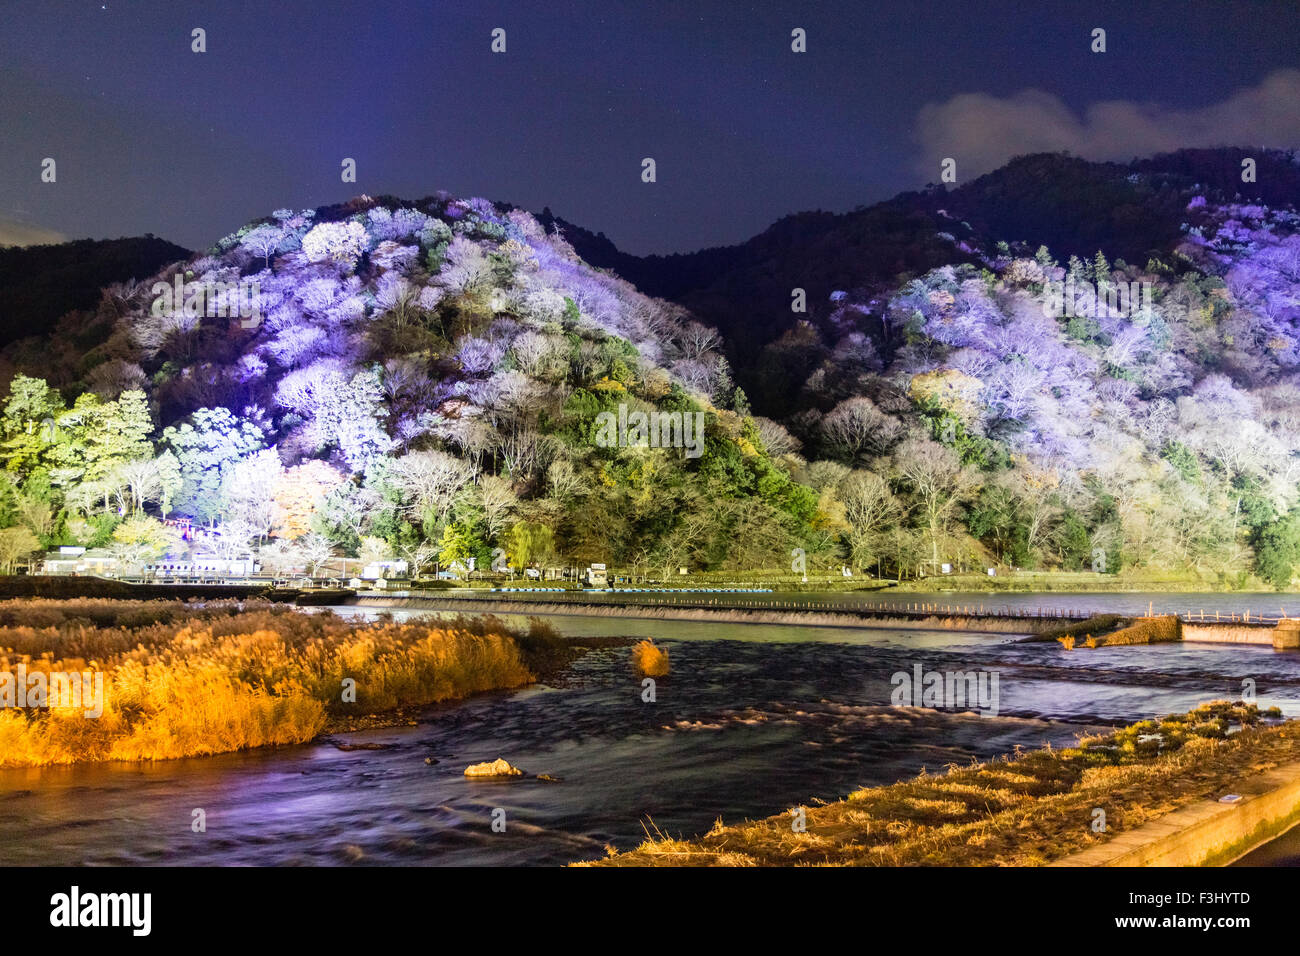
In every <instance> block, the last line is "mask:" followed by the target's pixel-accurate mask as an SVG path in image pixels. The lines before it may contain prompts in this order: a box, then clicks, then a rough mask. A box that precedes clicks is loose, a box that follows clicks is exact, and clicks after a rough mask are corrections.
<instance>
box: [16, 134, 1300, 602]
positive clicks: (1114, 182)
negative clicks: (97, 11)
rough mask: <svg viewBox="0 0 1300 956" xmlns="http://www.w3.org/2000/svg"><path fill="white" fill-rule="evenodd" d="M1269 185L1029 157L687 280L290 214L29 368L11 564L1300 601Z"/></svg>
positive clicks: (1287, 186) (1224, 171)
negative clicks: (598, 567) (304, 563)
mask: <svg viewBox="0 0 1300 956" xmlns="http://www.w3.org/2000/svg"><path fill="white" fill-rule="evenodd" d="M1240 158H1242V157H1241V155H1240V154H1238V153H1234V152H1233V151H1204V152H1202V153H1199V154H1193V153H1183V154H1174V155H1173V156H1171V157H1157V158H1154V159H1151V160H1142V161H1135V162H1134V163H1133V164H1128V165H1123V164H1096V163H1086V162H1083V161H1081V160H1075V159H1071V158H1069V157H1062V156H1032V157H1024V158H1022V159H1019V160H1016V161H1013V162H1012V163H1010V164H1008V166H1007V167H1004V168H1003V169H1001V170H998V171H995V172H994V173H991V174H989V175H988V176H985V177H981V179H979V180H976V181H975V182H973V183H971V184H969V185H968V186H965V187H961V188H959V189H955V190H950V191H945V190H941V189H937V188H935V189H930V190H927V191H925V192H922V193H912V194H907V195H904V196H901V197H898V198H897V199H895V200H892V201H890V202H889V203H884V204H879V205H878V206H876V207H872V208H870V209H866V210H859V211H857V212H854V213H849V214H845V215H843V216H833V215H830V214H826V213H807V214H801V215H798V216H792V217H788V218H787V219H785V220H782V221H781V222H780V223H778V224H776V225H775V226H773V227H772V228H771V229H769V230H768V231H767V232H765V233H764V234H763V235H762V236H760V237H756V238H755V239H754V240H751V241H750V242H749V243H746V244H745V245H744V246H743V247H731V248H730V249H724V250H711V251H707V252H705V253H697V254H693V255H692V256H686V257H677V258H676V259H675V261H674V263H667V262H654V261H650V262H647V261H646V260H638V261H637V262H633V261H632V260H631V259H630V258H628V257H622V258H620V256H621V254H619V253H617V250H616V249H615V247H614V246H613V244H612V243H609V242H608V240H605V239H603V237H600V236H592V235H591V234H589V233H585V232H583V231H581V230H578V229H576V227H571V226H569V225H567V224H565V223H563V222H562V221H561V220H556V219H554V217H551V216H549V214H546V213H544V214H543V215H542V216H541V217H534V216H532V215H530V214H528V213H526V212H523V211H522V210H519V209H516V208H512V207H509V206H507V205H501V204H493V203H491V202H488V201H485V200H481V199H471V200H458V199H454V198H452V197H450V196H447V195H445V194H440V195H437V196H433V197H427V198H425V199H422V200H418V201H415V202H407V201H402V200H398V199H395V198H392V197H379V198H377V199H371V198H369V197H360V198H358V199H356V200H353V201H352V202H350V203H348V204H344V205H341V206H334V207H325V208H322V209H319V210H303V211H293V210H287V209H286V210H278V211H276V212H275V213H274V214H273V215H271V216H269V217H266V218H265V219H262V220H258V221H255V222H253V223H249V224H248V225H247V226H245V227H244V228H242V229H241V230H239V231H238V232H237V233H235V234H233V235H231V236H228V237H226V238H224V239H222V240H221V241H220V242H218V243H216V244H215V245H214V247H213V248H212V249H210V250H207V251H206V252H204V253H202V254H198V255H195V256H191V257H189V258H187V259H185V260H183V261H180V262H176V263H173V264H171V265H168V266H167V267H165V268H163V269H161V270H160V271H159V272H157V273H156V274H155V275H153V276H151V277H149V278H148V279H146V280H144V281H141V282H138V283H124V284H117V285H114V286H111V287H109V288H107V289H106V290H105V291H104V294H103V295H102V297H101V299H100V301H99V303H98V305H97V306H96V308H95V310H94V312H93V313H91V314H90V315H89V316H88V317H85V321H82V319H79V318H76V317H75V314H74V319H75V321H74V320H73V319H70V320H68V321H73V324H74V326H75V327H76V328H79V329H82V330H83V334H84V337H83V338H82V339H81V340H79V341H74V342H72V343H71V344H68V343H64V345H63V346H62V348H63V351H62V352H59V350H58V349H53V350H52V352H51V355H50V356H49V357H48V358H47V360H46V361H45V363H44V364H41V363H40V362H39V361H37V356H34V355H33V354H32V349H31V345H30V343H28V344H27V346H11V347H10V348H9V349H8V350H6V353H5V355H6V358H7V359H8V360H9V361H10V362H11V363H12V364H13V365H14V366H16V367H17V368H18V369H19V370H20V371H19V374H17V375H16V376H15V377H14V378H13V381H12V382H11V385H10V392H9V398H8V400H7V403H6V404H5V406H4V410H3V416H2V419H0V429H3V438H4V440H3V444H2V445H0V460H3V463H4V468H5V475H6V476H7V481H6V483H5V487H4V489H2V490H0V527H3V528H4V530H3V531H0V541H2V542H8V544H6V545H5V547H4V549H3V551H4V553H2V554H0V561H11V560H13V558H15V557H17V556H18V552H20V551H21V548H22V547H27V548H28V549H29V550H30V548H32V547H35V546H36V545H37V544H39V545H43V546H48V545H52V544H58V543H78V544H85V545H91V546H96V545H106V546H109V547H113V548H115V549H117V550H119V552H120V553H121V554H122V556H123V558H124V559H126V560H135V561H139V560H143V559H144V558H146V557H148V556H150V555H153V554H156V553H162V551H165V550H167V549H168V548H175V547H177V544H176V542H174V541H172V540H170V539H169V537H168V535H169V532H168V531H167V529H166V528H164V527H163V526H162V525H161V524H160V523H159V522H158V520H157V519H158V518H159V517H163V516H178V515H179V516H184V517H187V518H191V519H193V520H195V521H197V522H200V523H208V524H212V525H214V526H216V527H217V528H219V530H220V534H219V536H218V537H217V539H216V544H217V546H219V547H221V548H224V549H227V550H229V551H231V552H232V553H237V552H242V551H245V550H247V549H250V548H256V549H259V550H260V552H261V553H262V554H263V557H264V559H265V560H266V561H267V562H269V563H274V562H275V561H277V560H278V561H281V562H288V563H292V562H294V561H301V560H302V558H303V556H304V555H312V556H315V559H319V557H320V556H321V555H323V554H327V553H329V552H330V551H331V550H333V551H335V552H341V553H347V554H352V555H362V556H368V557H377V556H396V555H400V556H403V557H406V558H407V559H408V560H410V561H412V562H414V563H416V564H419V565H425V566H427V565H429V564H431V563H432V562H434V561H437V562H439V563H441V564H443V565H448V564H454V563H457V562H460V563H466V562H467V560H468V559H469V558H471V557H472V558H474V559H475V560H476V562H477V563H478V564H479V566H483V565H486V564H488V563H490V562H492V561H493V560H497V561H501V560H505V561H508V562H509V563H510V564H511V565H512V566H514V567H523V566H526V565H532V564H537V563H545V562H547V561H557V560H563V561H566V562H572V563H585V562H588V561H605V562H608V563H611V564H614V565H617V566H621V567H629V568H640V569H643V570H646V571H652V572H653V573H655V574H658V575H667V574H669V573H672V572H673V571H675V569H676V568H678V567H691V568H696V569H733V570H759V569H766V570H783V569H789V567H790V566H791V557H792V554H798V553H799V551H800V550H801V551H802V552H803V553H804V554H806V555H807V560H808V563H809V566H810V567H814V568H815V567H819V566H820V567H835V566H838V564H840V563H848V564H851V565H853V566H855V567H858V568H862V569H871V570H878V571H879V572H880V573H882V574H886V575H891V576H909V575H915V574H917V573H926V572H928V573H934V572H935V571H936V570H937V568H938V566H939V565H940V564H951V565H956V566H958V567H963V566H964V567H983V566H985V565H1000V566H1012V567H1035V568H1062V569H1093V570H1096V571H1098V572H1100V573H1115V572H1118V571H1121V570H1125V569H1131V568H1149V569H1159V570H1162V571H1171V572H1177V573H1185V574H1188V575H1191V576H1195V577H1197V578H1199V579H1200V580H1204V581H1207V582H1213V583H1216V584H1219V585H1225V586H1247V585H1249V584H1251V583H1252V582H1259V581H1266V582H1268V583H1270V584H1272V585H1274V586H1277V587H1287V586H1289V584H1290V582H1291V581H1292V579H1293V575H1294V573H1295V571H1296V568H1297V565H1300V509H1298V508H1297V502H1298V501H1300V487H1298V486H1297V479H1300V377H1298V376H1297V364H1300V217H1297V215H1296V212H1295V196H1296V190H1297V182H1298V180H1297V174H1296V170H1297V169H1298V168H1300V167H1297V165H1296V160H1295V157H1294V156H1292V155H1291V154H1285V153H1269V154H1260V156H1259V157H1258V164H1257V170H1256V172H1257V182H1256V183H1255V184H1249V183H1242V184H1241V186H1242V188H1241V189H1240V190H1236V191H1234V186H1235V185H1236V184H1235V182H1234V180H1233V179H1232V177H1231V176H1230V175H1229V172H1230V171H1231V170H1232V168H1233V166H1232V164H1233V163H1234V162H1235V163H1236V167H1235V168H1236V170H1237V178H1238V179H1240V169H1241V164H1240V162H1239V161H1238V160H1239V159H1240ZM1265 181H1267V182H1265ZM1256 186H1258V189H1256V188H1255V187H1256ZM1256 192H1257V193H1258V195H1254V193H1256ZM1238 193H1241V195H1238ZM1247 193H1250V194H1251V195H1247ZM1264 200H1267V201H1264ZM557 227H558V228H557ZM1094 244H1097V246H1098V248H1092V247H1093V245H1094ZM584 250H585V253H586V255H587V256H589V257H590V259H591V260H592V261H594V262H596V263H598V264H600V265H603V266H605V267H606V268H603V269H598V268H594V267H593V265H592V264H591V263H590V262H588V261H585V260H584V256H583V255H580V253H583V252H584ZM670 258H672V257H670ZM611 263H612V264H613V265H614V268H613V269H610V268H609V266H610V265H611ZM620 263H621V265H620ZM677 266H680V268H677ZM616 273H617V274H616ZM670 274H671V275H673V276H675V278H672V279H670V278H667V277H668V276H669V275H670ZM670 283H675V284H670ZM638 284H639V285H641V286H643V288H640V289H638V288H637V285H638ZM254 287H255V292H251V291H250V290H252V289H253V288H254ZM796 288H801V289H803V290H804V293H805V296H806V306H805V309H804V311H797V310H792V308H791V306H792V303H793V302H794V301H795V300H794V299H792V289H796ZM177 289H179V290H181V291H182V294H181V295H180V296H179V297H176V296H173V295H172V290H177ZM160 290H161V293H162V294H160ZM205 290H206V291H205ZM647 291H650V292H659V293H662V294H665V295H672V296H673V297H675V298H676V299H678V301H677V302H669V301H665V300H664V299H656V298H650V297H649V296H648V295H646V294H645V293H646V292H647ZM196 292H197V293H198V294H199V298H198V299H196V300H193V301H191V299H192V297H193V295H194V294H195V293H196ZM168 300H170V301H168ZM759 302H762V303H764V304H763V305H762V306H761V307H760V306H759V305H757V304H756V303H759ZM710 303H712V304H710ZM187 305H188V306H189V308H187ZM688 305H690V306H692V307H691V308H687V306H688ZM211 306H216V308H211ZM746 309H749V310H750V311H749V312H747V313H746V312H745V311H744V310H746ZM217 312H219V313H220V314H214V313H217ZM742 315H749V316H750V318H749V319H745V320H742V319H741V316H742ZM719 317H721V319H722V321H716V320H718V319H719ZM704 320H713V321H716V324H717V325H719V326H720V327H721V334H720V333H719V331H717V330H715V328H714V327H713V323H712V322H711V321H704ZM85 329H90V330H91V331H89V332H85V331H84V330H85ZM92 333H93V334H92ZM739 343H744V344H743V345H741V344H739ZM24 348H25V349H26V352H24ZM724 353H729V354H730V356H731V359H730V361H729V360H728V358H726V357H724ZM738 383H739V384H738ZM751 405H752V407H751ZM758 412H761V413H763V414H757V413H758ZM642 415H644V416H645V417H644V418H642V417H641V416H642ZM697 420H698V421H700V422H701V423H702V434H703V438H702V439H699V434H698V433H695V434H694V436H693V438H694V439H697V440H694V441H693V440H692V435H691V434H689V433H686V431H685V430H686V429H689V428H691V427H692V425H693V423H694V422H696V421H697ZM651 424H653V425H654V426H655V427H654V428H653V429H649V428H647V430H646V431H640V430H638V429H639V428H640V427H641V426H642V425H651ZM660 426H663V427H660Z"/></svg>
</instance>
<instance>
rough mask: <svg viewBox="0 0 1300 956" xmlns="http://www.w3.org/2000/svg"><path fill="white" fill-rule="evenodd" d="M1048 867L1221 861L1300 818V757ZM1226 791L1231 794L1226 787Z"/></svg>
mask: <svg viewBox="0 0 1300 956" xmlns="http://www.w3.org/2000/svg"><path fill="white" fill-rule="evenodd" d="M1231 795H1233V796H1237V797H1239V798H1240V799H1238V800H1235V801H1232V802H1228V803H1223V802H1220V801H1221V799H1222V797H1221V798H1220V799H1219V800H1202V801H1200V802H1198V803H1194V804H1192V805H1191V806H1187V807H1183V808H1182V809H1179V810H1175V811H1174V812H1173V813H1169V814H1166V815H1165V816H1162V817H1160V818H1158V819H1156V820H1152V821H1151V822H1149V823H1146V824H1143V825H1142V826H1140V827H1138V828H1137V829H1135V830H1129V831H1127V832H1124V833H1120V834H1117V835H1116V836H1115V837H1113V838H1112V839H1109V840H1107V841H1106V842H1105V843H1101V844H1098V845H1097V846H1093V847H1089V848H1088V849H1086V850H1082V851H1080V852H1078V853H1074V854H1072V855H1070V856H1067V857H1065V858H1064V859H1061V860H1057V861H1056V862H1055V863H1051V864H1049V865H1050V866H1225V865H1227V864H1229V863H1232V862H1233V861H1234V860H1237V859H1239V858H1241V857H1243V856H1245V855H1246V854H1247V853H1249V852H1250V851H1251V850H1253V849H1255V848H1256V847H1259V846H1262V845H1263V844H1265V843H1267V842H1268V841H1269V840H1272V839H1273V838H1274V837H1276V836H1278V835H1279V834H1281V833H1284V832H1286V831H1287V830H1289V829H1291V827H1293V826H1295V825H1296V824H1297V823H1300V762H1298V763H1291V764H1286V765H1284V766H1281V767H1276V768H1274V769H1272V770H1268V771H1265V772H1263V773H1261V774H1259V775H1258V776H1254V777H1250V778H1248V779H1245V780H1242V781H1241V782H1240V783H1238V784H1236V785H1235V786H1234V788H1233V790H1232V791H1231ZM1224 796H1229V794H1228V793H1227V792H1225V794H1224Z"/></svg>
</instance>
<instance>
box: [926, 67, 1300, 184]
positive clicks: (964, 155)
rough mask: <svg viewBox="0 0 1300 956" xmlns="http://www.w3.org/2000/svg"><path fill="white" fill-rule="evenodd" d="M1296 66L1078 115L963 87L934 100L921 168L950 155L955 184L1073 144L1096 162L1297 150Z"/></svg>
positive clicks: (1299, 83) (929, 169)
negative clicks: (1190, 103) (1252, 81)
mask: <svg viewBox="0 0 1300 956" xmlns="http://www.w3.org/2000/svg"><path fill="white" fill-rule="evenodd" d="M1298 103H1300V70H1278V71H1277V72H1275V73H1272V74H1270V75H1269V76H1267V77H1265V78H1264V80H1263V81H1261V82H1260V84H1259V85H1258V86H1253V87H1247V88H1245V89H1242V90H1239V91H1237V92H1236V93H1234V94H1232V95H1231V96H1229V97H1228V98H1227V99H1225V100H1223V101H1222V102H1220V103H1213V104H1211V105H1209V106H1205V107H1202V108H1201V109H1193V110H1173V109H1166V108H1164V107H1162V106H1159V105H1157V104H1154V103H1137V102H1133V101H1130V100H1107V101H1103V102H1099V103H1094V104H1092V105H1091V106H1089V107H1088V109H1087V112H1086V113H1085V114H1084V115H1083V116H1082V117H1080V116H1079V115H1078V114H1076V113H1075V112H1074V111H1073V110H1071V109H1070V108H1069V107H1068V106H1066V104H1065V103H1064V102H1063V101H1062V100H1061V99H1060V98H1059V97H1057V96H1055V95H1054V94H1052V93H1046V92H1044V91H1042V90H1033V89H1030V90H1023V91H1021V92H1019V93H1016V94H1014V95H1012V96H1009V97H1006V98H1002V99H1000V98H998V97H996V96H989V95H987V94H984V93H962V94H959V95H957V96H954V97H952V99H950V100H947V101H945V102H943V103H928V104H926V105H925V106H923V107H922V108H921V111H920V113H919V114H918V115H917V120H916V138H917V140H918V142H919V143H920V144H921V152H922V155H921V158H920V160H919V163H918V171H919V172H920V173H921V174H922V175H923V176H924V177H926V180H927V181H933V182H937V181H938V179H939V163H940V161H941V160H942V159H944V158H945V157H952V158H953V159H955V160H956V161H957V175H958V181H959V182H969V181H970V180H971V179H972V178H973V177H975V176H979V175H982V174H983V173H987V172H989V171H990V170H993V169H996V168H998V167H999V166H1001V165H1002V164H1003V163H1005V162H1006V161H1007V160H1009V159H1010V158H1011V157H1013V156H1019V155H1021V154H1024V153H1040V152H1060V151H1062V150H1068V151H1069V152H1070V153H1073V154H1074V155H1076V156H1081V157H1083V158H1084V159H1093V160H1129V159H1132V158H1133V157H1135V156H1146V155H1150V154H1152V153H1161V152H1168V151H1170V150H1175V149H1184V148H1195V147H1206V146H1272V147H1278V148H1283V149H1290V148H1296V147H1300V109H1298V108H1297V104H1298Z"/></svg>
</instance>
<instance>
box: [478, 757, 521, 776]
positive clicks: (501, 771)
mask: <svg viewBox="0 0 1300 956" xmlns="http://www.w3.org/2000/svg"><path fill="white" fill-rule="evenodd" d="M523 773H524V772H523V771H522V770H520V769H519V768H518V767H512V766H510V764H508V763H506V760H505V758H504V757H498V758H497V759H496V760H493V761H492V762H490V763H476V764H473V765H472V766H469V767H466V768H465V776H467V777H520V776H523Z"/></svg>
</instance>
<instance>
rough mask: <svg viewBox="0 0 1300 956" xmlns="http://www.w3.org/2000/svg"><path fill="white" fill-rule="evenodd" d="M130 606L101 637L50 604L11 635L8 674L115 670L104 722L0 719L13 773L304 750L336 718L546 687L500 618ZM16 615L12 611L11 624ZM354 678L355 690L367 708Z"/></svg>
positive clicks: (3, 760) (5, 634)
mask: <svg viewBox="0 0 1300 956" xmlns="http://www.w3.org/2000/svg"><path fill="white" fill-rule="evenodd" d="M10 603H14V602H5V604H10ZM21 603H25V604H37V605H39V604H40V602H21ZM46 603H49V604H54V603H59V602H46ZM62 603H64V604H94V603H97V604H112V603H114V602H62ZM116 603H118V604H120V605H140V606H128V607H120V608H118V609H117V610H118V611H119V612H120V613H118V614H117V615H116V616H112V617H111V623H110V622H109V617H107V616H105V615H109V614H110V612H111V609H105V608H100V607H97V608H92V610H95V611H97V612H102V613H101V619H102V620H104V621H105V626H99V627H97V626H95V622H94V621H93V619H89V620H88V619H87V617H85V616H82V615H78V614H75V613H69V612H70V611H73V610H75V609H72V608H68V609H58V608H49V607H41V606H37V607H35V608H34V613H33V617H35V618H38V619H40V618H42V617H43V620H40V623H42V624H45V625H46V626H44V627H34V626H30V625H21V626H0V668H3V669H9V670H14V669H15V668H16V667H17V665H18V664H19V663H22V664H25V665H26V667H27V669H28V671H29V672H30V671H32V670H44V671H47V672H49V671H86V670H91V671H102V672H103V673H104V684H105V687H104V698H105V700H104V712H103V715H102V716H101V717H99V718H98V719H88V718H86V717H85V716H84V714H83V713H82V711H81V710H73V709H71V708H67V709H34V708H28V709H25V710H23V709H5V710H0V766H4V767H12V766H40V765H45V764H55V763H74V762H77V761H86V760H162V759H169V758H175V757H188V756H197V755H204V754H214V753H222V752H226V751H231V750H240V749H244V748H247V747H260V746H267V745H274V744H289V743H300V742H302V741H305V740H310V739H311V738H312V737H315V736H316V735H317V734H318V733H320V732H321V730H323V729H325V727H326V726H327V724H328V723H329V722H330V721H331V720H334V719H338V720H344V719H346V718H348V717H349V716H353V715H367V714H374V713H379V712H383V711H388V710H393V709H395V708H399V707H408V706H415V705H423V704H432V703H437V702H439V701H444V700H451V699H456V698H461V697H465V696H467V695H469V694H473V693H477V692H480V691H485V690H493V689H497V688H506V687H518V686H521V685H523V684H526V683H529V682H530V681H532V680H533V679H534V678H533V675H532V673H531V672H530V669H529V668H528V666H527V664H526V662H525V660H524V657H523V652H522V650H521V646H520V641H524V642H527V641H528V640H530V636H529V635H528V634H522V633H519V634H515V633H511V632H510V631H509V630H508V629H507V628H505V627H504V626H503V625H501V623H500V622H499V621H496V620H495V619H492V618H482V619H477V620H475V619H460V620H457V621H454V622H450V623H448V622H439V623H437V624H434V623H431V622H420V621H412V622H406V623H400V624H399V623H394V622H393V621H392V620H390V619H381V620H379V621H376V622H374V623H359V622H354V621H347V620H344V619H342V618H339V617H337V616H335V615H333V614H329V613H315V614H305V613H302V612H298V611H295V610H292V609H288V608H282V607H274V606H271V605H250V606H249V607H247V608H244V609H241V608H240V607H239V606H237V605H235V606H227V605H226V604H225V603H224V602H222V603H218V604H217V605H215V606H213V607H208V608H202V607H198V606H186V605H180V604H178V603H177V602H116ZM9 610H10V609H8V608H6V607H4V606H3V605H0V620H5V619H6V618H5V617H4V615H5V614H6V613H8V611H9ZM83 610H84V608H83ZM534 630H536V629H534ZM541 637H542V635H539V634H536V633H534V634H532V635H531V639H532V640H533V641H534V642H536V641H537V640H539V639H540V638H541ZM345 679H351V680H352V681H355V701H354V702H349V701H347V700H345V699H344V680H345Z"/></svg>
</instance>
